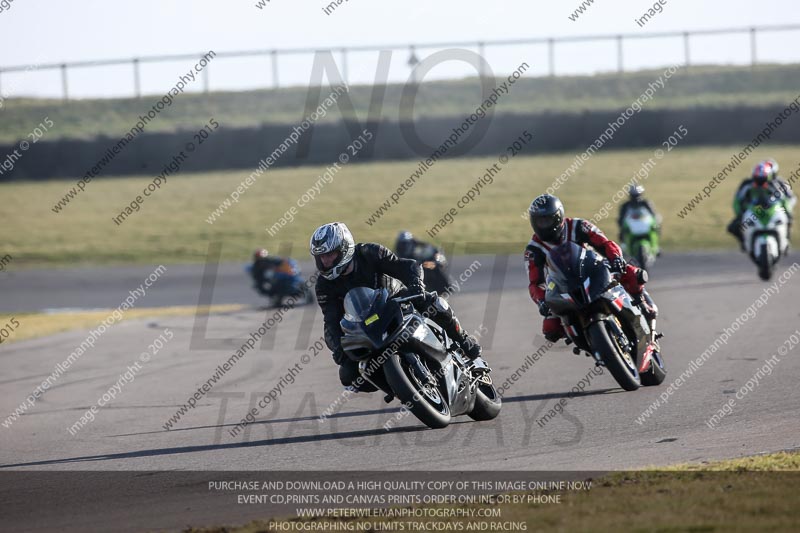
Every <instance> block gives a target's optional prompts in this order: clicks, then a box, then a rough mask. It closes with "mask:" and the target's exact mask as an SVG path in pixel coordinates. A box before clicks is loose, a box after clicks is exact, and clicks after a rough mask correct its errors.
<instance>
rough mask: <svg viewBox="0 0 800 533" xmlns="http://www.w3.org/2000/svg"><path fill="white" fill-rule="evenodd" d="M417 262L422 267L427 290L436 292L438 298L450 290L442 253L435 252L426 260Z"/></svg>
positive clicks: (448, 275)
mask: <svg viewBox="0 0 800 533" xmlns="http://www.w3.org/2000/svg"><path fill="white" fill-rule="evenodd" d="M418 262H419V263H420V264H421V265H422V274H423V278H424V280H425V286H426V287H427V288H429V289H430V290H432V291H436V292H437V293H438V294H439V296H441V295H443V294H444V293H446V292H449V291H450V290H451V287H450V284H451V281H450V274H448V268H447V258H446V257H445V256H444V254H443V253H442V252H439V251H437V252H436V253H435V254H434V255H433V256H432V257H429V258H428V259H427V260H424V261H418Z"/></svg>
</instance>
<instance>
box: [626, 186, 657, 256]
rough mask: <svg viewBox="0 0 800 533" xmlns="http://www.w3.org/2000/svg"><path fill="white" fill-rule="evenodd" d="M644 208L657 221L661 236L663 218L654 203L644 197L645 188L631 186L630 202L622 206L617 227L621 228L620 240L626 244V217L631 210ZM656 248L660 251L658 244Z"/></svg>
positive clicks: (629, 191)
mask: <svg viewBox="0 0 800 533" xmlns="http://www.w3.org/2000/svg"><path fill="white" fill-rule="evenodd" d="M639 207H643V208H644V209H647V210H648V211H649V212H650V214H651V215H653V218H654V219H655V221H656V227H655V230H656V235H657V237H660V236H661V216H660V215H659V214H658V213H657V212H656V208H655V206H654V205H653V202H651V201H650V200H648V199H647V198H645V197H644V187H643V186H642V185H631V186H630V187H628V201H627V202H625V203H624V204H622V206H621V207H620V208H619V215H618V216H617V226H618V227H619V240H620V242H625V241H626V239H627V237H628V236H627V235H626V234H625V225H624V224H623V222H624V220H625V217H626V216H628V213H629V212H630V210H631V209H636V208H639ZM654 244H655V248H656V249H659V247H658V242H656V243H654Z"/></svg>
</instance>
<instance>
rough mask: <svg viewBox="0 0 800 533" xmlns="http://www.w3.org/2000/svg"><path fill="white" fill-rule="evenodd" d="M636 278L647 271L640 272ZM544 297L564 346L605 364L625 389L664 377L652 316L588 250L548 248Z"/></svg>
mask: <svg viewBox="0 0 800 533" xmlns="http://www.w3.org/2000/svg"><path fill="white" fill-rule="evenodd" d="M639 276H640V279H639V282H640V283H645V282H647V273H646V272H645V271H643V270H640V271H639ZM546 283H547V293H546V295H545V300H546V301H547V304H548V305H549V306H550V309H551V310H552V312H553V313H554V314H556V315H557V316H559V317H560V318H561V322H562V324H563V325H564V329H565V330H566V332H567V335H568V339H567V344H572V343H574V344H575V347H574V348H573V351H574V352H575V353H576V354H580V353H581V352H586V353H587V354H588V355H590V356H592V357H594V359H595V360H596V362H597V365H599V366H604V367H606V368H607V369H608V370H609V372H611V375H612V376H614V379H616V380H617V383H619V385H620V386H621V387H622V388H623V389H625V390H628V391H632V390H636V389H638V388H639V387H640V386H642V385H644V386H650V385H659V384H661V382H663V381H664V378H665V377H666V368H665V366H664V360H663V358H662V356H661V348H660V346H659V343H658V339H659V338H660V337H661V336H662V335H661V334H659V333H657V331H656V321H655V319H652V320H648V319H647V318H646V317H645V315H644V314H643V313H642V311H641V310H640V309H639V307H637V306H636V305H634V304H633V302H632V301H631V297H630V295H629V294H628V292H627V291H626V290H625V289H624V288H623V287H622V285H621V284H620V283H619V280H618V279H617V277H616V276H615V275H613V274H612V273H611V271H610V269H609V266H608V262H606V260H605V259H604V258H603V257H602V256H601V255H599V254H598V253H597V252H595V251H594V250H592V249H591V248H584V247H582V246H580V245H578V244H575V243H573V242H567V243H564V244H561V245H559V246H557V247H555V248H553V249H552V250H551V251H550V257H549V259H548V262H547V282H546Z"/></svg>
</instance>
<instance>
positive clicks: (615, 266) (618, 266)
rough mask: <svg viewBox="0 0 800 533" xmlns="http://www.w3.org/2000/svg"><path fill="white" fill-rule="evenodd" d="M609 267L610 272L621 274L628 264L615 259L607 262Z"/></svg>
mask: <svg viewBox="0 0 800 533" xmlns="http://www.w3.org/2000/svg"><path fill="white" fill-rule="evenodd" d="M609 265H610V268H611V272H616V273H617V274H622V273H623V272H625V268H627V266H628V263H626V262H625V260H624V259H623V258H622V257H615V258H614V259H612V260H611V261H609Z"/></svg>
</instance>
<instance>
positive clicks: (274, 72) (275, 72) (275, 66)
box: [272, 50, 280, 89]
mask: <svg viewBox="0 0 800 533" xmlns="http://www.w3.org/2000/svg"><path fill="white" fill-rule="evenodd" d="M272 87H273V88H274V89H277V88H278V87H280V81H279V80H278V51H277V50H273V51H272Z"/></svg>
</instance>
